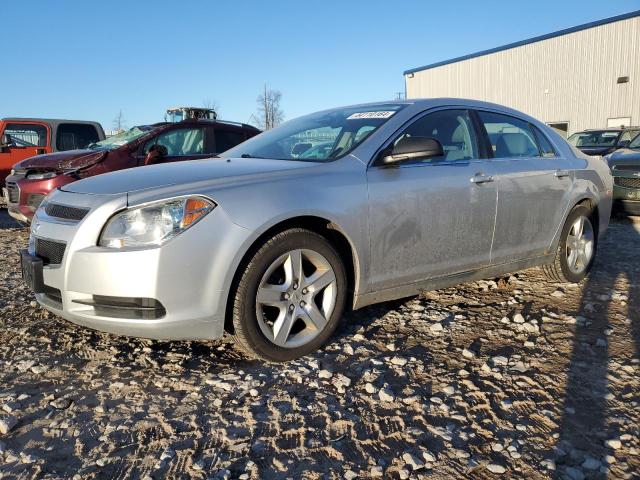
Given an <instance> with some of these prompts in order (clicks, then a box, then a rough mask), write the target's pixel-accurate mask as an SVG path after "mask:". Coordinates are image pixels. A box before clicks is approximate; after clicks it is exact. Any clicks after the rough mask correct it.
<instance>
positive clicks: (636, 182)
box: [613, 177, 640, 188]
mask: <svg viewBox="0 0 640 480" xmlns="http://www.w3.org/2000/svg"><path fill="white" fill-rule="evenodd" d="M613 181H614V182H615V184H616V185H618V186H619V187H625V188H640V177H639V178H625V177H614V179H613Z"/></svg>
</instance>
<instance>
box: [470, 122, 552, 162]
mask: <svg viewBox="0 0 640 480" xmlns="http://www.w3.org/2000/svg"><path fill="white" fill-rule="evenodd" d="M478 115H479V116H480V121H481V122H482V123H483V124H484V128H485V129H486V130H487V134H488V135H489V140H490V141H491V149H492V151H493V156H494V157H495V158H513V157H539V156H540V150H539V148H538V145H537V143H536V140H535V136H534V134H533V132H532V131H531V127H530V125H529V124H528V123H527V122H525V121H524V120H520V119H519V118H515V117H510V116H508V115H502V114H499V113H492V112H478Z"/></svg>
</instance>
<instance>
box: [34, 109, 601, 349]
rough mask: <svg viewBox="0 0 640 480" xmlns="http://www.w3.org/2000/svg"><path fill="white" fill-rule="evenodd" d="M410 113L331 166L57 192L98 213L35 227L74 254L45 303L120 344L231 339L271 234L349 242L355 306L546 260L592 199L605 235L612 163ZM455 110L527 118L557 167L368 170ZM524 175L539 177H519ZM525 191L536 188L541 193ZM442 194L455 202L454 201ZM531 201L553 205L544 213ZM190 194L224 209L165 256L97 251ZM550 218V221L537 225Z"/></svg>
mask: <svg viewBox="0 0 640 480" xmlns="http://www.w3.org/2000/svg"><path fill="white" fill-rule="evenodd" d="M405 103H406V104H407V106H406V108H404V109H403V110H401V111H400V112H398V113H397V114H395V115H394V116H393V117H392V118H391V119H390V120H389V121H388V122H387V123H385V124H383V125H382V126H381V127H380V128H379V129H378V130H376V131H375V132H373V133H372V134H371V135H370V136H369V138H367V139H366V140H365V141H364V142H363V143H362V144H361V145H360V146H358V147H357V148H356V149H355V150H354V151H353V152H351V154H350V155H347V156H345V157H343V158H341V159H338V160H335V161H333V162H327V163H310V162H297V161H282V160H261V159H235V158H234V159H225V158H222V159H211V160H198V161H192V162H181V163H170V164H164V165H154V166H148V167H143V168H139V169H133V170H130V171H118V172H113V173H108V174H105V175H100V176H96V177H91V178H88V179H86V180H81V181H78V182H75V183H72V184H69V185H67V186H65V187H64V191H56V192H53V193H52V194H51V195H50V196H49V201H51V202H59V203H64V204H73V205H81V206H87V207H90V208H91V209H92V210H91V212H90V213H89V215H88V216H87V217H86V218H85V219H84V220H82V221H81V222H80V223H79V224H65V223H63V222H57V221H55V219H51V218H49V217H47V216H46V214H45V213H44V212H43V211H42V210H39V211H38V213H37V217H38V221H39V222H38V223H39V224H40V229H39V230H38V231H37V232H35V233H34V235H36V236H40V237H43V238H52V239H60V240H64V241H67V243H68V246H67V251H66V253H65V256H64V259H63V262H62V264H61V265H60V266H59V267H57V268H45V275H44V276H45V283H46V284H47V285H50V286H52V287H55V288H59V289H60V290H61V291H62V293H63V304H62V307H61V306H60V305H56V304H52V303H51V302H48V300H47V299H46V297H44V296H43V295H38V301H39V302H41V303H42V304H43V305H44V306H45V307H46V308H49V309H50V310H53V311H55V312H56V313H58V314H60V315H61V316H63V317H65V318H67V319H69V320H71V321H73V322H75V323H78V324H81V325H85V326H88V327H92V328H97V329H100V330H105V331H109V332H113V333H121V334H126V335H135V336H144V337H151V338H171V339H187V338H192V339H205V338H216V337H219V336H220V335H221V334H222V332H223V326H224V318H225V314H226V308H227V298H228V296H229V293H230V289H231V284H232V279H233V276H234V274H235V273H236V271H237V270H238V268H239V266H240V264H241V261H242V259H243V257H244V256H245V254H246V252H247V251H248V250H249V248H250V247H251V245H252V244H253V243H254V242H255V241H256V240H257V239H258V238H259V237H260V236H261V235H262V234H264V232H266V231H268V230H269V229H270V228H271V227H273V226H275V225H277V224H278V223H280V222H282V221H284V220H288V219H292V218H296V217H301V216H314V217H320V218H323V219H326V220H328V221H330V222H331V223H332V224H333V226H334V227H335V228H336V229H338V230H340V231H341V232H342V233H343V234H344V236H345V237H346V238H347V240H348V241H349V243H350V244H351V247H352V252H353V257H354V261H355V266H354V269H355V286H354V290H355V299H354V304H355V305H356V306H357V307H359V306H362V305H366V304H368V303H371V302H372V301H377V300H384V299H389V298H397V297H400V296H403V295H407V294H411V293H414V292H417V291H419V290H420V288H421V287H425V286H426V287H428V288H437V287H438V286H441V285H442V286H444V285H447V284H450V283H451V282H454V281H459V280H464V279H467V278H471V277H470V276H469V275H470V274H469V272H472V273H473V275H475V276H478V275H483V274H493V273H495V272H501V271H509V269H516V268H522V267H523V266H530V265H535V264H541V263H545V262H549V261H551V259H552V254H553V253H554V252H555V249H556V248H557V242H558V238H559V233H560V230H561V228H562V225H563V224H564V219H565V218H566V215H567V214H568V212H569V210H570V208H571V206H573V205H575V204H576V203H577V202H579V201H581V200H584V199H589V200H591V201H592V202H593V203H594V204H595V205H598V208H599V212H600V217H601V220H600V233H602V232H604V230H605V229H606V226H607V224H608V219H609V213H610V208H611V188H612V180H611V176H610V173H609V170H608V168H607V167H606V164H605V163H604V162H602V161H601V160H599V159H594V158H590V157H586V156H584V155H580V156H575V153H573V152H572V150H571V149H570V148H569V147H568V145H567V144H566V143H565V142H564V140H561V139H560V137H558V136H557V135H556V134H555V133H554V132H553V131H552V130H551V129H549V128H548V127H546V126H545V125H544V124H541V123H540V122H538V121H536V120H534V119H532V118H530V117H528V116H526V115H523V114H521V113H519V112H515V111H513V110H511V109H507V108H504V107H500V106H497V105H493V104H487V103H484V102H477V101H471V100H459V99H433V100H419V101H407V102H405ZM450 106H451V107H455V106H462V107H468V108H480V109H491V110H495V111H500V112H505V113H509V114H512V115H515V116H517V117H519V118H523V119H526V120H528V121H529V122H531V123H533V124H535V125H537V126H538V127H539V128H540V129H542V130H543V131H544V132H545V133H546V134H547V135H548V136H549V137H550V138H551V139H552V141H553V143H554V145H555V146H556V148H557V149H558V150H559V152H560V153H561V156H560V158H557V159H556V158H554V159H540V158H538V159H531V160H526V159H525V160H523V159H519V160H513V161H503V162H499V161H496V160H490V161H488V160H478V161H477V162H470V164H469V165H467V166H462V167H461V166H453V165H441V166H437V167H436V166H426V165H425V166H419V167H417V168H416V167H410V166H408V165H407V166H406V168H405V167H402V168H398V169H381V168H379V167H376V166H373V165H371V162H372V160H373V158H374V156H375V154H376V153H377V152H378V151H379V149H380V147H381V145H383V144H384V143H385V142H387V141H388V140H389V139H391V138H392V137H394V135H395V134H397V133H399V131H400V130H401V129H402V127H403V126H405V125H407V124H408V123H409V122H410V121H411V120H412V119H414V118H415V117H416V116H417V115H419V114H421V113H423V112H425V111H426V110H429V109H433V108H441V107H450ZM534 160H535V161H537V162H538V163H537V164H534V163H533V162H534ZM554 162H557V163H554ZM527 165H528V166H529V167H530V168H533V169H537V171H536V172H535V173H534V174H531V173H529V172H525V171H524V170H523V166H527ZM565 168H566V169H569V170H570V173H571V175H570V178H569V179H567V178H562V179H558V178H556V177H555V175H554V174H553V172H555V170H558V169H565ZM433 172H435V173H433ZM476 173H485V174H487V175H493V176H494V177H495V180H496V181H494V182H492V183H488V184H481V185H475V184H472V183H471V182H470V178H471V177H472V176H473V175H475V174H476ZM528 179H534V181H535V182H536V184H535V186H531V185H530V184H529V183H528ZM394 187H395V188H394ZM448 188H451V189H454V190H455V191H456V195H455V196H453V197H451V196H450V195H449V196H447V189H448ZM534 189H540V190H538V192H539V191H544V192H545V195H546V194H549V195H550V196H551V197H553V200H550V199H548V198H546V197H545V198H544V199H543V200H542V201H541V200H540V195H538V196H536V195H535V193H536V192H535V191H534ZM196 194H200V195H205V196H207V197H208V198H210V199H212V200H213V201H215V202H216V204H217V207H216V208H215V209H214V210H213V212H212V213H210V214H209V215H207V216H206V217H205V218H204V219H203V220H202V221H201V222H199V223H198V224H197V225H195V226H194V227H193V228H191V229H189V230H187V231H186V232H184V233H183V234H181V235H179V236H178V237H176V238H174V239H172V240H171V241H169V242H168V243H167V244H165V245H163V246H162V247H159V248H150V249H144V250H130V251H126V252H125V251H115V250H109V249H105V248H102V247H98V246H96V245H97V241H98V237H99V234H100V231H101V229H102V227H103V226H104V224H105V222H106V221H107V220H108V218H109V217H110V216H111V215H112V214H113V213H115V212H117V211H118V210H121V209H123V208H125V207H126V206H133V205H139V204H142V203H146V202H150V201H154V200H158V199H164V198H171V197H174V196H180V195H196ZM501 199H502V200H503V201H505V203H504V204H501ZM507 201H509V202H512V203H511V205H510V204H508V203H506V202H507ZM465 206H467V207H469V206H472V208H471V209H468V208H467V209H465V208H464V207H465ZM511 206H513V207H515V211H512V210H510V208H511ZM552 207H553V208H552ZM545 210H546V213H547V215H542V214H541V213H540V212H543V213H544V212H545ZM452 212H455V213H454V214H452ZM494 224H495V225H494ZM494 230H495V234H494ZM510 239H511V240H514V241H515V243H516V245H513V244H510V243H509V241H510ZM492 245H493V246H494V249H493V251H492ZM514 252H517V253H514ZM514 255H515V256H514ZM525 257H526V258H525ZM450 274H457V275H455V276H451V275H450ZM93 294H99V295H110V296H129V297H134V296H135V297H137V296H140V297H150V298H157V299H158V300H160V301H161V302H162V303H163V304H164V305H165V307H166V309H167V315H166V316H165V317H164V318H162V319H160V320H124V319H113V318H101V317H97V316H96V315H95V314H94V313H93V312H92V307H88V306H86V305H80V304H74V303H73V300H74V299H86V298H88V297H89V296H90V295H93Z"/></svg>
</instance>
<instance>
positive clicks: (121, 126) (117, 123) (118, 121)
mask: <svg viewBox="0 0 640 480" xmlns="http://www.w3.org/2000/svg"><path fill="white" fill-rule="evenodd" d="M113 129H114V130H115V131H116V133H120V132H123V131H124V130H126V129H127V125H126V124H125V119H124V114H123V113H122V110H120V111H119V112H118V115H117V116H116V118H114V119H113Z"/></svg>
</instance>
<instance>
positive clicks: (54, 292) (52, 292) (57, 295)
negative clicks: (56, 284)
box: [43, 285, 62, 304]
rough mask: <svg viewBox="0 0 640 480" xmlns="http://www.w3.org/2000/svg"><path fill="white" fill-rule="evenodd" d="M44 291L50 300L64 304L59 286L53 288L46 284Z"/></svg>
mask: <svg viewBox="0 0 640 480" xmlns="http://www.w3.org/2000/svg"><path fill="white" fill-rule="evenodd" d="M43 293H44V295H45V297H47V298H48V299H49V300H52V301H54V302H56V303H59V304H62V292H61V291H60V290H58V289H57V288H53V287H50V286H49V285H45V286H44V292H43Z"/></svg>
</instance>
